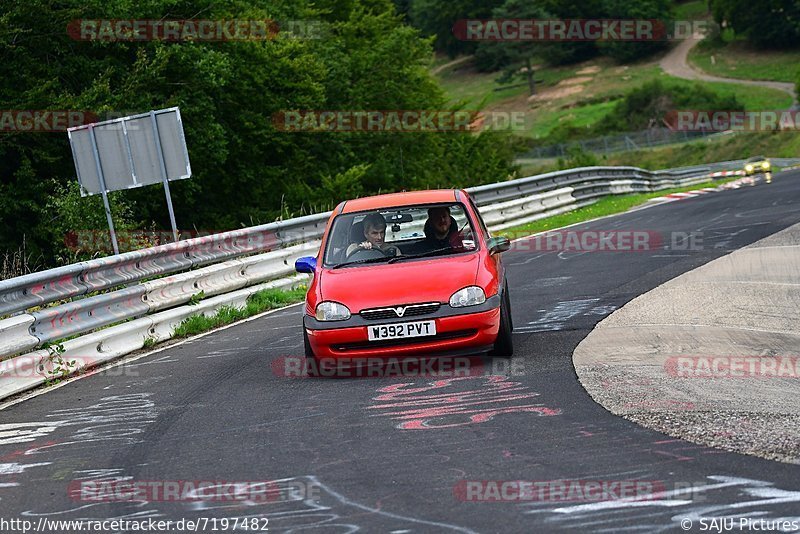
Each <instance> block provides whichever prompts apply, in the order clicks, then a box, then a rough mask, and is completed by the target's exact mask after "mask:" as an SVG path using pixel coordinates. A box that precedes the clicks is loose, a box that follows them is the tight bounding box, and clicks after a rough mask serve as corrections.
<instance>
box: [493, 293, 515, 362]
mask: <svg viewBox="0 0 800 534" xmlns="http://www.w3.org/2000/svg"><path fill="white" fill-rule="evenodd" d="M513 330H514V325H513V322H512V320H511V299H510V298H509V296H508V283H507V282H506V284H505V289H504V291H503V300H502V302H501V303H500V331H499V332H498V333H497V340H496V341H495V342H494V350H493V351H492V354H493V355H494V356H502V357H505V358H510V357H511V356H513V355H514V340H513V336H512V332H513Z"/></svg>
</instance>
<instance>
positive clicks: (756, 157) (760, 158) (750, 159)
mask: <svg viewBox="0 0 800 534" xmlns="http://www.w3.org/2000/svg"><path fill="white" fill-rule="evenodd" d="M762 159H767V158H765V157H764V156H753V157H752V158H749V159H748V160H747V161H761V160H762Z"/></svg>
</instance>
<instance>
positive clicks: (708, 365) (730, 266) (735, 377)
mask: <svg viewBox="0 0 800 534" xmlns="http://www.w3.org/2000/svg"><path fill="white" fill-rule="evenodd" d="M573 358H574V363H575V369H576V371H577V373H578V377H579V379H580V380H581V383H582V384H583V386H584V387H585V388H586V389H587V391H588V392H589V393H590V395H592V397H593V398H594V399H595V400H596V401H597V402H599V403H600V404H601V405H603V406H604V407H606V408H607V409H608V410H610V411H611V412H612V413H614V414H617V415H622V416H624V417H626V418H628V419H630V420H632V421H635V422H637V423H640V424H642V425H645V426H647V427H649V428H653V429H656V430H659V431H661V432H664V433H666V434H669V435H671V436H675V437H680V438H684V439H687V440H690V441H693V442H695V443H702V444H705V445H712V446H717V447H722V448H724V449H727V450H731V451H736V452H742V453H746V454H754V455H758V456H763V457H765V458H770V459H775V460H781V461H785V462H791V463H800V225H794V226H792V227H790V228H787V229H786V230H783V231H782V232H779V233H777V234H774V235H772V236H769V237H767V238H765V239H762V240H761V241H758V242H756V243H754V244H752V245H750V246H748V247H745V248H743V249H740V250H737V251H734V252H733V253H731V254H729V255H727V256H723V257H721V258H719V259H717V260H714V261H712V262H710V263H707V264H705V265H703V266H701V267H698V268H697V269H695V270H693V271H690V272H688V273H686V274H683V275H681V276H679V277H677V278H674V279H672V280H670V281H669V282H667V283H665V284H664V285H662V286H659V287H657V288H655V289H653V290H652V291H650V292H648V293H645V294H644V295H641V296H639V297H637V298H635V299H634V300H633V301H631V302H629V303H628V304H626V305H625V306H623V307H622V308H621V309H619V310H617V311H615V312H614V313H613V314H611V315H610V316H609V317H607V318H606V319H605V320H603V321H601V322H600V323H599V324H598V325H597V327H596V328H595V329H594V330H593V331H592V332H591V333H590V334H589V335H588V336H587V337H586V338H585V339H584V340H583V341H582V342H581V343H580V344H579V345H578V347H577V348H576V350H575V354H574V356H573Z"/></svg>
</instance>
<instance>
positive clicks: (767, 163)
mask: <svg viewBox="0 0 800 534" xmlns="http://www.w3.org/2000/svg"><path fill="white" fill-rule="evenodd" d="M761 166H762V167H764V168H765V169H769V161H765V162H764V163H762V164H761Z"/></svg>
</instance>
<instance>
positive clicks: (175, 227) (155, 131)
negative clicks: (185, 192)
mask: <svg viewBox="0 0 800 534" xmlns="http://www.w3.org/2000/svg"><path fill="white" fill-rule="evenodd" d="M150 124H152V125H153V136H154V137H155V141H156V151H158V163H159V166H160V167H161V178H162V179H163V180H164V194H165V195H166V196H167V209H168V210H169V222H170V224H172V239H173V240H174V241H175V242H176V243H177V242H178V225H177V224H176V223H175V210H173V208H172V195H171V194H170V192H169V178H168V177H167V166H166V164H165V163H164V151H163V149H162V148H161V138H160V137H159V134H158V122H156V112H155V111H151V112H150Z"/></svg>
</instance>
